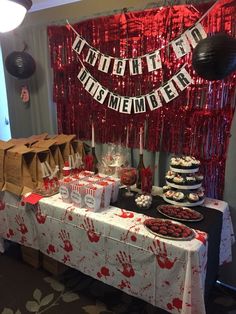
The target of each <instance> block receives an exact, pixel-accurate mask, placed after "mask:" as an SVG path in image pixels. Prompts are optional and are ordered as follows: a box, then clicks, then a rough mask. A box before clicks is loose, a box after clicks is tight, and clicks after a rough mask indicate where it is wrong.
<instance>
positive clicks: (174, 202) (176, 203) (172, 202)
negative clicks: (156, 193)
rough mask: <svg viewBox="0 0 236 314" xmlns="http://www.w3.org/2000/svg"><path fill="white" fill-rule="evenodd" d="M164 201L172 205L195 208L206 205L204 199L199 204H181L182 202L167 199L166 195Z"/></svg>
mask: <svg viewBox="0 0 236 314" xmlns="http://www.w3.org/2000/svg"><path fill="white" fill-rule="evenodd" d="M163 200H164V201H165V202H167V203H169V204H172V205H178V206H186V207H194V206H198V205H202V204H203V203H204V199H202V200H200V201H198V202H193V203H190V202H181V203H180V202H176V201H173V200H170V199H169V198H167V197H165V195H163Z"/></svg>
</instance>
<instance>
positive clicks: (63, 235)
mask: <svg viewBox="0 0 236 314" xmlns="http://www.w3.org/2000/svg"><path fill="white" fill-rule="evenodd" d="M59 239H61V240H62V242H63V243H64V247H62V246H61V247H62V248H63V249H64V250H65V251H66V252H71V251H73V246H72V244H71V242H70V234H69V232H66V230H61V232H60V233H59Z"/></svg>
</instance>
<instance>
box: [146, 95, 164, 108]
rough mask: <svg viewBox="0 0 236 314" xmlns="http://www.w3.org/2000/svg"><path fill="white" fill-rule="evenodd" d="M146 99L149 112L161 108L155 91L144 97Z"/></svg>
mask: <svg viewBox="0 0 236 314" xmlns="http://www.w3.org/2000/svg"><path fill="white" fill-rule="evenodd" d="M146 99H147V102H148V105H149V108H150V110H155V109H157V108H160V107H161V106H162V103H161V99H160V97H159V95H158V91H157V90H156V91H154V92H152V93H150V94H148V95H146Z"/></svg>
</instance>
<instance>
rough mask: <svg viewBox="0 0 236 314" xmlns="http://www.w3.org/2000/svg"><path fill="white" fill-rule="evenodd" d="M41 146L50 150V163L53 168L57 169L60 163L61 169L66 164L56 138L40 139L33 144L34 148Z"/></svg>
mask: <svg viewBox="0 0 236 314" xmlns="http://www.w3.org/2000/svg"><path fill="white" fill-rule="evenodd" d="M34 147H40V148H45V149H48V150H49V165H50V166H51V168H53V169H55V166H56V165H58V166H59V168H60V169H62V168H63V166H64V160H63V157H62V155H61V151H60V148H59V146H58V145H57V144H56V141H55V140H40V141H38V142H36V143H35V144H33V145H32V148H34Z"/></svg>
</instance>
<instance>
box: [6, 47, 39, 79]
mask: <svg viewBox="0 0 236 314" xmlns="http://www.w3.org/2000/svg"><path fill="white" fill-rule="evenodd" d="M5 66H6V69H7V72H8V73H10V74H11V75H12V76H14V77H16V78H18V79H27V78H29V77H30V76H32V75H33V74H34V72H35V69H36V64H35V61H34V59H33V58H32V56H31V55H30V54H28V53H27V52H26V51H13V52H12V53H10V54H9V55H8V56H7V57H6V60H5Z"/></svg>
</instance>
